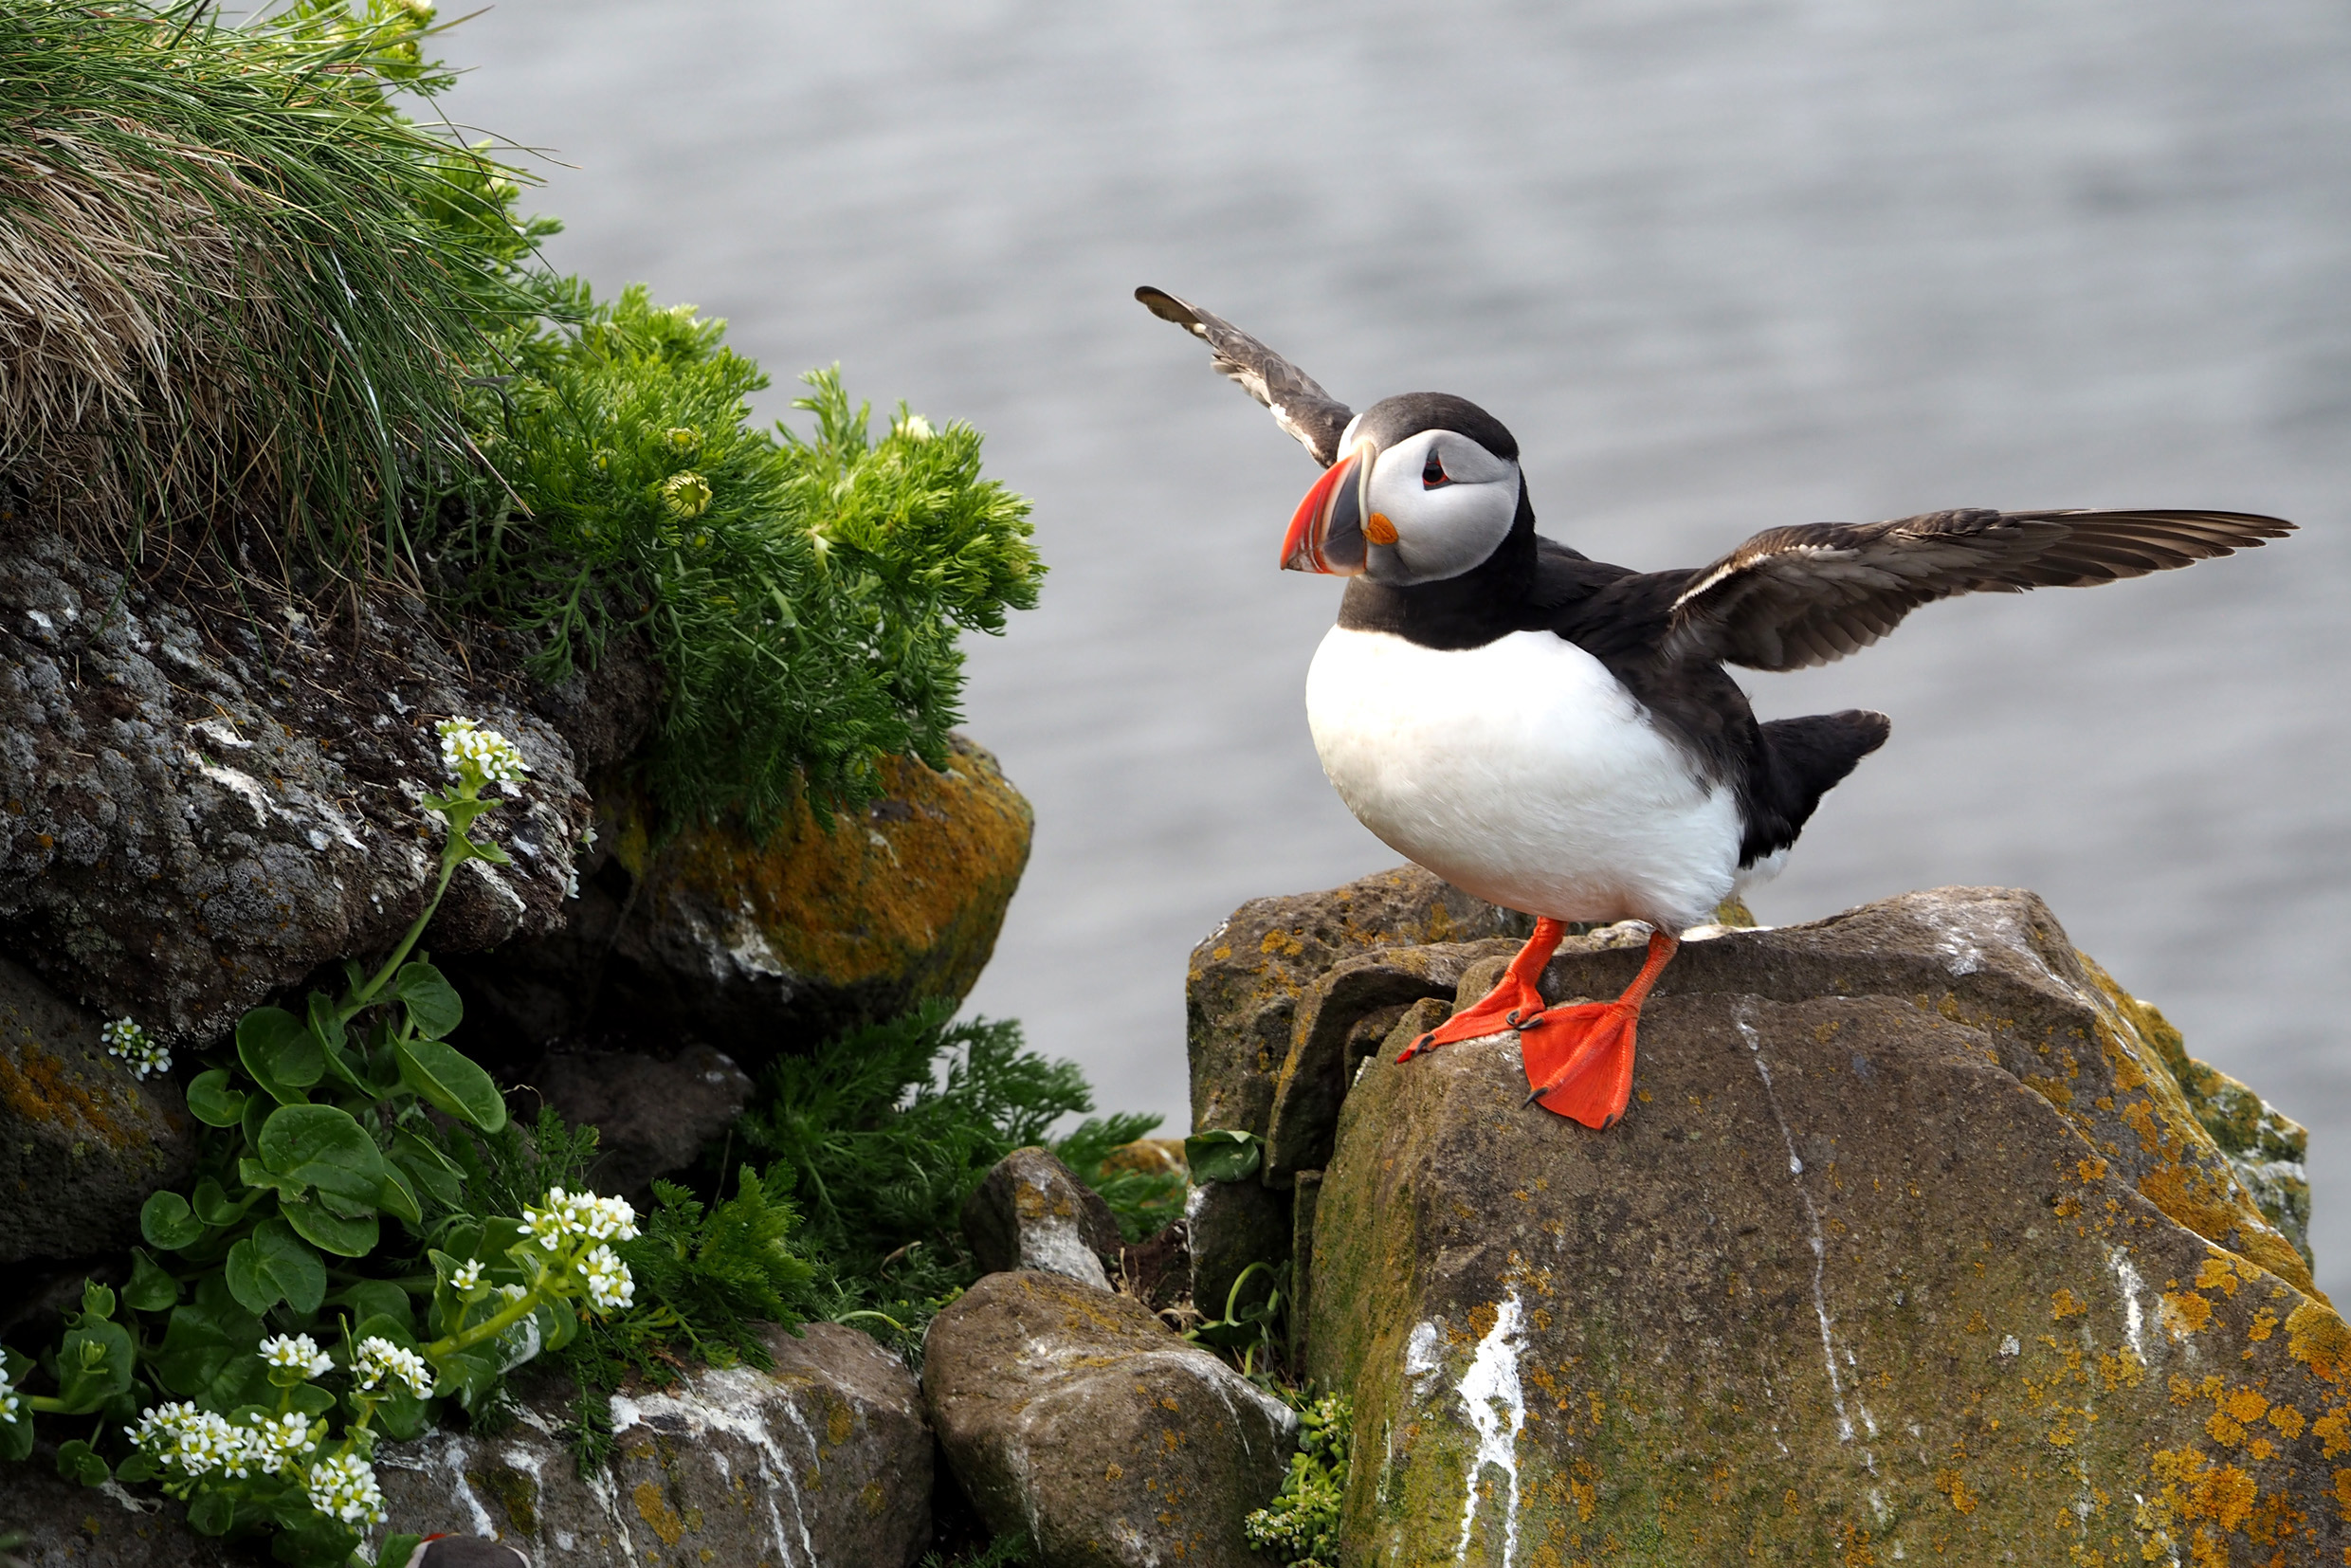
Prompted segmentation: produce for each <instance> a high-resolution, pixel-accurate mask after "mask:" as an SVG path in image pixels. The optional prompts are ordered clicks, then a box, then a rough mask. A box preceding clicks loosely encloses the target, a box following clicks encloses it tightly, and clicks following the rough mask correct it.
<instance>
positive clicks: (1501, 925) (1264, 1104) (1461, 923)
mask: <svg viewBox="0 0 2351 1568" xmlns="http://www.w3.org/2000/svg"><path fill="white" fill-rule="evenodd" d="M1533 929H1534V921H1531V920H1529V919H1528V918H1527V917H1525V916H1523V915H1520V914H1515V913H1513V912H1512V911H1510V910H1507V909H1502V908H1498V907H1497V906H1495V905H1493V904H1490V903H1485V902H1484V901H1483V900H1480V899H1474V898H1471V897H1470V896H1469V895H1468V894H1467V893H1465V892H1463V891H1461V889H1459V888H1457V887H1454V886H1451V885H1449V884H1447V883H1445V882H1442V881H1440V880H1439V879H1438V878H1436V877H1434V876H1432V875H1431V874H1430V873H1429V872H1427V871H1424V870H1422V869H1421V868H1420V867H1419V866H1397V867H1395V869H1394V870H1392V871H1382V872H1379V873H1378V874H1376V875H1375V876H1369V877H1363V878H1359V879H1358V880H1357V881H1355V882H1351V883H1348V884H1346V885H1344V886H1343V887H1334V888H1330V889H1329V890H1327V891H1324V892H1320V893H1298V894H1292V895H1289V896H1286V897H1283V898H1269V899H1251V900H1250V901H1249V902H1248V903H1245V904H1243V905H1241V907H1240V908H1238V909H1236V910H1234V911H1233V912H1232V913H1231V914H1230V915H1229V916H1227V917H1226V918H1225V920H1224V921H1222V923H1220V924H1219V925H1218V926H1217V927H1216V929H1215V930H1213V931H1212V932H1210V933H1209V934H1208V936H1207V937H1206V938H1205V939H1203V940H1202V941H1201V942H1200V944H1199V945H1198V946H1197V947H1195V948H1194V949H1193V950H1192V965H1191V970H1190V973H1189V975H1187V977H1186V980H1185V985H1184V1011H1185V1018H1186V1029H1185V1040H1186V1043H1187V1048H1188V1049H1189V1051H1190V1054H1191V1058H1192V1125H1193V1128H1194V1131H1205V1130H1207V1129H1209V1128H1212V1127H1213V1128H1230V1129H1232V1130H1235V1131H1239V1132H1248V1133H1255V1134H1257V1135H1258V1136H1259V1137H1260V1138H1263V1137H1265V1136H1266V1135H1267V1128H1268V1124H1269V1121H1270V1118H1271V1115H1272V1110H1273V1103H1274V1091H1275V1085H1276V1083H1277V1081H1278V1080H1279V1078H1280V1076H1281V1073H1282V1066H1283V1063H1284V1061H1285V1059H1286V1058H1287V1057H1288V1055H1289V1053H1290V1043H1291V1030H1292V1023H1293V1021H1294V1019H1295V1016H1296V1014H1297V1012H1298V1008H1299V1001H1300V997H1301V994H1302V993H1303V991H1304V990H1305V989H1306V987H1307V985H1308V983H1309V982H1311V981H1312V980H1313V979H1314V978H1315V976H1317V975H1321V974H1322V973H1323V972H1325V971H1326V970H1328V969H1330V968H1331V967H1332V965H1334V964H1336V963H1338V962H1340V960H1341V959H1344V958H1349V957H1355V956H1357V955H1358V954H1361V953H1366V952H1369V951H1371V950H1373V949H1376V948H1387V947H1420V946H1425V945H1427V944H1428V943H1431V942H1470V941H1478V940H1481V939H1490V938H1497V937H1510V938H1515V939H1519V940H1524V939H1525V938H1526V936H1527V934H1528V933H1529V932H1531V931H1532V930H1533ZM1404 999H1406V1000H1409V998H1404ZM1289 1168H1292V1169H1295V1168H1297V1167H1289Z"/></svg>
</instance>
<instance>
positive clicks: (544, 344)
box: [453, 283, 1043, 826]
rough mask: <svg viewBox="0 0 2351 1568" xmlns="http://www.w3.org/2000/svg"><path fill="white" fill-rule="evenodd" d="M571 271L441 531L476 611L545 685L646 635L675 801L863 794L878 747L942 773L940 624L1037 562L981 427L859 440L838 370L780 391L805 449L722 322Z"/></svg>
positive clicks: (953, 710)
mask: <svg viewBox="0 0 2351 1568" xmlns="http://www.w3.org/2000/svg"><path fill="white" fill-rule="evenodd" d="M569 287H570V290H571V293H570V299H571V301H572V304H573V308H572V309H571V310H568V311H566V312H565V313H564V314H566V315H574V316H576V317H577V318H578V319H577V320H575V321H574V322H573V323H572V324H556V325H549V326H545V327H542V328H540V329H538V330H536V331H533V332H531V333H529V334H527V335H525V336H522V337H519V339H518V340H517V341H516V343H515V344H514V349H513V356H514V373H513V374H512V375H511V376H510V377H509V378H507V379H505V380H504V381H503V382H502V383H501V385H499V386H498V387H496V388H492V389H483V390H482V392H481V393H480V396H479V398H478V401H477V403H476V406H475V416H476V417H475V423H476V428H477V429H478V431H479V440H480V443H481V446H482V449H483V451H484V452H485V453H487V454H488V455H489V457H490V460H491V462H492V463H493V465H495V467H496V469H497V474H498V478H499V482H500V487H499V488H498V489H497V490H496V491H492V490H490V489H488V488H486V487H485V486H484V485H483V484H481V483H477V484H476V485H475V487H474V493H473V498H472V500H473V509H472V518H473V521H472V523H471V525H470V527H469V528H468V529H467V531H466V532H465V534H464V535H463V536H462V537H461V538H458V539H457V540H455V541H453V542H454V554H455V556H456V557H457V558H458V559H459V560H461V561H462V562H463V563H464V566H465V570H466V571H467V572H468V574H469V581H470V591H471V593H472V594H473V595H474V598H475V600H476V602H477V603H479V604H481V605H483V606H484V607H486V608H487V609H489V610H490V611H492V612H493V613H495V614H497V615H499V616H501V618H503V619H505V620H507V621H508V622H509V623H511V624H514V625H517V626H519V627H521V628H524V629H527V630H528V631H530V632H531V633H532V635H533V636H534V637H535V638H537V639H538V647H539V648H540V652H539V655H538V670H539V673H541V674H542V675H544V676H545V677H547V678H548V679H550V680H560V679H562V678H564V677H565V676H567V675H569V674H570V673H571V671H572V669H573V668H574V666H575V665H579V664H583V663H586V664H592V663H594V661H595V660H596V659H597V658H599V657H600V656H601V655H602V654H603V652H604V650H605V648H606V647H607V646H608V644H609V642H610V640H611V638H612V636H613V635H614V634H615V633H616V632H617V631H620V630H622V629H631V628H633V629H641V630H642V631H643V632H644V634H645V636H646V638H647V641H648V643H649V644H650V647H651V649H652V652H653V655H654V657H655V659H656V660H657V661H658V662H659V663H660V665H661V667H662V671H663V674H664V676H665V693H664V706H663V713H662V719H661V724H660V732H659V735H658V737H657V738H656V740H655V743H654V746H653V749H652V751H651V754H650V755H649V757H647V759H646V762H645V767H646V770H647V781H648V782H649V784H650V785H651V787H652V789H653V791H654V793H655V794H656V796H657V797H658V798H659V799H660V800H661V801H662V803H663V804H664V805H665V807H666V808H667V810H668V811H669V812H670V814H671V815H672V816H673V817H684V816H699V817H705V818H713V817H717V816H719V815H720V814H722V813H724V812H727V811H738V810H739V811H743V812H745V813H746V814H747V815H748V816H749V818H750V819H751V820H752V821H753V823H754V824H755V825H759V826H765V825H769V824H772V823H774V822H775V820H777V819H778V818H779V817H781V816H782V815H783V814H784V813H786V812H788V811H790V810H791V808H792V806H793V802H794V801H795V800H796V799H797V798H798V797H799V796H800V793H801V792H802V791H803V789H805V790H806V791H807V792H808V793H809V794H810V795H811V796H812V797H813V798H814V799H815V801H816V802H817V804H818V805H819V806H820V807H822V806H823V805H825V804H826V803H827V802H832V801H841V802H850V803H854V802H859V801H863V800H865V799H867V798H869V797H870V796H871V795H872V794H873V793H876V791H877V790H878V789H879V787H880V786H879V777H878V774H877V771H876V768H875V759H876V758H877V757H880V756H882V755H884V754H903V753H908V752H911V753H913V754H915V755H917V756H919V757H922V758H924V759H925V760H926V761H928V762H930V763H931V764H932V765H933V766H935V767H943V766H944V765H945V762H946V752H947V731H948V730H949V728H950V727H951V726H952V725H953V724H954V723H955V722H956V721H957V719H958V717H959V714H958V712H957V701H958V699H959V697H960V694H961V689H962V664H963V656H962V654H961V652H960V651H959V650H958V649H957V647H956V639H957V636H958V635H959V634H960V633H961V632H963V631H965V630H970V629H978V630H984V631H997V630H1001V629H1003V626H1004V615H1005V611H1007V610H1008V609H1027V608H1030V607H1031V606H1033V605H1034V604H1035V603H1036V585H1037V578H1038V577H1039V576H1040V575H1041V574H1042V571H1043V569H1042V567H1041V566H1040V565H1039V564H1038V561H1037V557H1036V553H1035V551H1034V549H1033V548H1032V547H1031V546H1030V542H1029V538H1030V527H1029V523H1028V520H1027V518H1028V512H1029V507H1028V503H1027V502H1026V501H1022V500H1021V499H1020V498H1019V497H1017V496H1014V495H1012V494H1011V492H1009V491H1007V490H1006V489H1005V488H1004V487H1003V486H1002V485H1000V484H998V483H995V482H993V481H992V480H986V479H982V478H981V477H980V471H979V451H980V437H979V434H978V432H977V431H975V430H974V429H973V428H971V427H970V426H968V425H962V424H950V425H948V426H946V427H945V428H941V429H934V428H932V427H931V426H930V424H929V423H928V422H927V421H925V420H923V419H922V418H921V417H920V416H919V415H916V414H912V413H909V412H907V411H906V410H905V409H904V408H903V406H901V408H900V410H899V412H898V415H897V417H896V418H895V419H894V420H893V421H892V422H891V424H890V428H889V430H888V433H887V434H885V435H884V437H883V438H882V439H881V440H880V441H875V440H873V439H872V438H871V436H870V434H869V430H868V424H869V415H868V410H866V408H864V407H859V408H856V409H854V410H852V408H851V406H850V404H849V399H848V394H847V392H844V391H843V390H842V386H841V380H840V376H839V374H838V373H837V371H818V372H814V373H812V374H810V376H809V377H808V384H809V386H810V389H811V394H810V395H809V396H807V397H805V398H802V399H800V400H799V401H798V402H796V403H795V404H794V405H793V407H794V408H797V409H800V410H806V411H808V412H810V413H812V414H813V415H814V416H815V428H814V430H813V432H812V433H811V435H810V436H809V437H808V438H807V439H802V438H801V437H800V436H798V435H796V434H794V433H793V431H792V430H791V429H790V428H788V427H786V426H783V425H778V426H776V427H775V430H774V432H773V433H771V432H769V431H766V430H760V429H756V428H752V427H751V426H750V424H749V416H750V408H749V404H748V402H747V399H748V398H749V396H750V394H751V393H753V392H756V391H758V390H760V389H761V388H764V387H765V386H767V385H768V379H767V377H766V375H765V374H762V373H761V372H760V370H759V368H758V366H756V364H754V363H752V362H751V361H750V360H748V359H745V358H743V357H742V356H739V355H738V354H736V353H735V352H734V351H733V350H731V349H729V348H727V347H726V346H725V344H724V342H723V341H722V340H721V338H722V335H723V333H724V331H725V323H724V322H722V321H704V320H701V319H697V318H696V316H695V314H694V311H693V308H692V307H691V306H683V305H682V306H673V307H669V308H662V307H657V306H655V305H654V304H653V303H652V302H651V301H650V299H649V297H648V296H647V292H646V290H645V289H644V288H642V287H634V288H630V289H629V290H628V291H627V292H626V293H624V294H623V295H622V296H621V297H620V299H619V300H618V301H615V302H613V303H611V304H610V305H604V306H594V305H592V304H591V303H590V302H589V300H588V296H587V292H586V290H585V288H584V287H582V286H581V285H579V284H577V283H573V284H571V285H569ZM509 495H511V497H512V499H513V501H514V502H517V503H519V504H515V505H509V503H508V496H509Z"/></svg>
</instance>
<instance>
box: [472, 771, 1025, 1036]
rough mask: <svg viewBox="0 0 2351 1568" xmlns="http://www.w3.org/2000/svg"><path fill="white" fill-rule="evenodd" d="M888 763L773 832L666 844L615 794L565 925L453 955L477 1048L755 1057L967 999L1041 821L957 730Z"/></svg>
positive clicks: (714, 828) (630, 797)
mask: <svg viewBox="0 0 2351 1568" xmlns="http://www.w3.org/2000/svg"><path fill="white" fill-rule="evenodd" d="M882 776H883V786H884V793H883V794H882V796H881V797H880V798H878V799H876V800H874V801H872V802H870V803H868V804H867V805H866V806H865V807H862V808H859V809H857V810H854V811H842V812H838V813H835V814H834V816H833V818H832V821H831V823H830V824H829V826H828V825H826V824H825V823H823V822H820V821H819V820H818V819H817V818H816V816H815V815H814V814H813V813H812V812H811V811H810V810H809V809H808V808H807V807H806V805H803V806H802V807H801V808H800V809H799V810H798V811H797V812H796V813H795V814H794V815H793V817H791V818H790V819H788V820H787V821H785V822H784V823H783V824H781V825H780V826H779V827H777V828H776V830H775V831H774V832H773V833H772V834H770V835H769V836H768V837H766V838H764V839H762V838H759V837H757V836H756V835H755V834H753V833H752V832H750V831H749V830H746V829H744V828H742V827H741V826H739V825H735V824H723V825H706V824H705V825H696V826H690V827H687V828H685V829H683V830H681V831H679V832H677V833H676V834H675V835H674V836H671V837H668V838H666V839H664V838H662V837H660V836H659V834H658V833H657V831H656V827H655V819H654V816H653V813H652V811H651V809H650V807H649V805H648V804H647V801H646V800H645V799H644V797H643V796H642V795H641V794H640V793H637V792H635V791H633V790H631V789H629V788H627V787H625V786H619V785H614V786H611V787H610V788H608V789H606V790H605V791H604V792H603V793H600V795H599V798H598V802H597V810H598V818H599V833H600V835H601V842H600V843H599V844H598V846H597V848H596V858H595V861H594V864H593V865H592V867H591V869H590V870H589V872H588V874H586V875H585V876H583V878H582V885H581V888H580V894H581V896H580V898H579V900H578V902H577V903H576V904H575V905H574V915H573V919H572V922H571V925H570V926H569V928H568V929H566V930H565V931H563V932H560V933H557V934H556V935H555V936H552V937H548V938H544V939H538V940H533V941H524V942H515V943H510V944H508V945H507V946H506V947H505V948H502V949H501V950H500V951H499V952H498V953H497V954H496V955H495V956H493V957H484V958H483V959H480V960H475V961H470V962H461V963H459V964H457V965H455V966H453V968H452V973H453V975H454V977H455V978H456V980H457V983H458V985H459V987H460V989H461V990H463V991H464V992H465V996H466V1000H467V1003H468V1006H469V1011H470V1012H472V1014H473V1015H474V1016H475V1017H476V1018H477V1019H478V1020H480V1021H481V1022H483V1023H487V1024H488V1025H489V1026H490V1028H489V1029H488V1030H483V1031H481V1032H482V1035H483V1039H482V1041H481V1042H480V1043H477V1040H476V1037H475V1036H474V1035H471V1034H469V1035H467V1036H465V1043H466V1044H467V1045H468V1047H469V1048H475V1049H476V1050H477V1053H478V1054H479V1053H481V1052H482V1050H483V1047H484V1046H490V1047H491V1048H493V1050H494V1049H495V1044H494V1042H493V1040H492V1039H491V1037H493V1036H494V1037H496V1038H497V1039H502V1040H503V1041H506V1042H511V1043H513V1044H510V1045H509V1046H508V1047H507V1048H508V1049H512V1048H514V1045H522V1046H538V1045H543V1044H545V1043H546V1042H548V1041H551V1040H555V1039H565V1040H571V1041H590V1042H597V1043H606V1044H617V1045H621V1046H625V1047H628V1048H638V1049H652V1050H655V1051H666V1050H668V1049H670V1048H673V1047H674V1046H675V1044H676V1043H677V1042H678V1041H679V1040H680V1039H682V1038H693V1039H699V1040H702V1041H704V1042H706V1043H708V1044H711V1045H715V1046H717V1047H719V1048H720V1049H723V1050H725V1051H727V1052H728V1053H729V1054H731V1055H733V1056H734V1057H736V1058H737V1059H738V1061H740V1062H742V1063H743V1064H744V1065H745V1066H747V1067H756V1065H757V1064H758V1063H760V1062H762V1061H766V1060H768V1059H770V1058H772V1057H774V1056H775V1055H777V1054H779V1053H784V1052H789V1051H794V1050H801V1049H806V1048H810V1047H812V1046H813V1045H815V1044H816V1043H817V1042H819V1041H821V1040H824V1039H827V1038H829V1037H830V1036H832V1035H834V1034H837V1033H839V1032H841V1031H842V1030H847V1029H852V1028H855V1027H857V1026H859V1025H863V1024H868V1023H875V1022H879V1021H881V1020H884V1019H887V1018H893V1017H896V1016H898V1015H899V1014H901V1013H902V1012H906V1011H908V1010H909V1009H911V1008H914V1007H916V1006H918V1005H920V1004H921V1003H923V1002H926V1001H932V1000H944V1001H949V1002H956V1001H960V1000H961V999H962V998H963V996H964V995H965V994H968V993H969V992H970V990H971V989H972V987H973V985H974V984H975V982H976V981H977V980H978V978H979V974H980V971H981V969H982V968H983V967H985V965H986V964H987V961H988V958H989V956H990V954H992V953H993V951H994V949H995V940H996V935H997V933H998V932H999V931H1001V930H1002V929H1003V925H1004V915H1005V911H1006V909H1007V907H1008V906H1009V905H1010V904H1011V899H1012V894H1013V892H1014V890H1015V889H1017V888H1018V886H1019V885H1020V877H1021V872H1022V871H1023V869H1025V868H1026V866H1027V865H1028V861H1029V846H1030V836H1031V834H1032V832H1033V829H1034V818H1033V815H1032V813H1031V812H1030V807H1029V803H1028V801H1027V800H1026V799H1024V798H1023V797H1022V795H1021V793H1020V792H1019V791H1018V790H1016V789H1014V788H1013V787H1012V785H1011V782H1010V781H1009V780H1007V779H1006V778H1005V776H1004V773H1003V770H1002V769H1001V768H1000V767H998V766H997V763H996V759H995V757H993V756H992V755H991V754H990V753H988V752H987V751H985V750H983V749H982V748H981V747H979V746H977V745H975V744H974V743H973V742H972V741H971V740H969V739H968V738H965V737H963V736H960V735H957V736H955V737H953V738H952V746H951V750H950V753H949V757H948V765H947V767H946V769H945V770H944V771H934V770H932V769H931V768H929V767H926V766H925V765H924V764H922V763H921V762H920V761H918V760H916V759H914V758H912V757H889V758H885V759H884V761H883V763H882Z"/></svg>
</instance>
